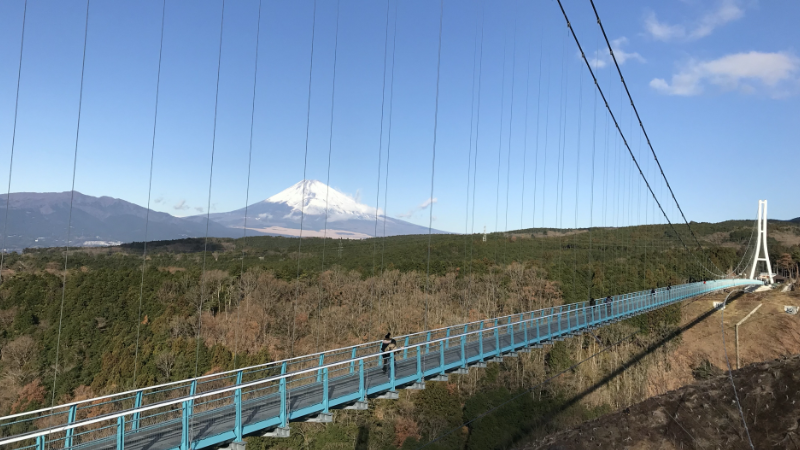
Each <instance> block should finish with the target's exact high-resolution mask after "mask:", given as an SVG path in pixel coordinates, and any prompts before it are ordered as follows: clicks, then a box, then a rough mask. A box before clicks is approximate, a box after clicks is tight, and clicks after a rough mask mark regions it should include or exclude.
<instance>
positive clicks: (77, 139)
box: [6, 0, 90, 408]
mask: <svg viewBox="0 0 800 450" xmlns="http://www.w3.org/2000/svg"><path fill="white" fill-rule="evenodd" d="M89 4H90V0H86V18H85V19H84V26H83V57H82V60H81V84H80V91H79V93H78V120H77V124H76V126H75V150H74V152H73V156H72V189H71V190H70V197H69V216H68V218H67V241H66V246H65V247H64V274H63V275H62V277H61V306H60V307H59V312H58V337H57V338H56V357H55V365H54V366H53V391H52V392H51V395H50V407H51V408H52V407H53V406H55V402H56V386H57V383H58V364H59V357H60V356H61V352H60V350H61V330H62V325H63V323H64V302H65V300H66V297H67V271H68V269H69V247H70V239H71V237H72V234H71V232H72V209H73V208H72V207H73V203H74V200H75V175H76V173H77V169H78V143H79V142H80V136H81V117H82V112H83V80H84V74H85V73H86V43H87V41H88V38H89ZM6 211H7V210H6Z"/></svg>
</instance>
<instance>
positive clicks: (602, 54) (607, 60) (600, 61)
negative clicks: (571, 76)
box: [589, 36, 646, 69]
mask: <svg viewBox="0 0 800 450" xmlns="http://www.w3.org/2000/svg"><path fill="white" fill-rule="evenodd" d="M627 44H628V38H626V37H625V36H622V37H620V38H617V39H614V40H613V41H611V49H612V50H613V51H614V56H616V58H617V62H618V63H619V64H620V65H622V64H625V63H626V62H627V61H631V60H633V61H639V62H641V63H644V62H646V61H645V59H644V58H643V57H642V55H640V54H639V53H636V52H630V53H629V52H626V51H625V50H623V49H622V46H624V45H627ZM612 63H613V61H612V59H611V53H609V52H608V48H604V49H603V50H599V51H595V53H594V56H593V57H591V58H589V64H591V66H592V68H593V69H602V68H603V67H606V66H607V65H609V64H612Z"/></svg>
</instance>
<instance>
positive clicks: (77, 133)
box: [50, 0, 90, 417]
mask: <svg viewBox="0 0 800 450" xmlns="http://www.w3.org/2000/svg"><path fill="white" fill-rule="evenodd" d="M89 3H90V0H86V19H85V22H84V28H83V59H82V61H81V87H80V91H79V93H78V123H77V125H76V127H75V150H74V152H73V156H72V189H71V190H70V196H69V217H68V218H67V242H66V247H65V248H64V275H63V276H62V279H61V280H62V281H61V307H60V308H59V313H58V337H57V338H56V361H55V365H54V366H53V392H52V393H51V397H50V407H51V408H52V407H53V406H55V402H56V383H57V382H58V358H59V356H60V352H59V350H61V326H62V324H63V323H64V300H65V299H66V295H67V269H68V268H69V265H68V264H69V244H70V238H71V231H72V205H73V200H74V199H75V174H76V172H77V168H78V142H79V140H80V136H81V113H82V109H83V75H84V73H85V71H86V42H87V40H88V37H89ZM51 417H52V416H51Z"/></svg>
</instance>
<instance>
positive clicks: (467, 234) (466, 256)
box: [461, 7, 483, 322]
mask: <svg viewBox="0 0 800 450" xmlns="http://www.w3.org/2000/svg"><path fill="white" fill-rule="evenodd" d="M479 16H480V8H478V7H476V8H475V38H474V40H473V43H472V86H471V87H470V106H469V151H468V152H467V189H466V191H465V192H466V194H467V195H466V198H467V201H466V210H465V212H464V264H463V267H464V272H465V276H466V271H467V264H469V265H470V267H471V266H472V264H471V255H470V254H468V253H467V246H468V244H469V247H470V249H471V248H472V245H471V244H472V241H473V238H474V237H473V236H472V234H471V233H470V232H469V200H470V199H469V187H470V185H471V180H472V178H471V177H472V173H471V172H472V143H473V140H472V138H473V135H474V134H475V121H474V120H475V84H476V83H475V78H476V77H477V76H478V75H477V70H476V69H477V68H478V25H479V24H480V23H479V21H478V18H479ZM480 25H482V24H480ZM482 42H483V41H481V43H482ZM471 275H472V274H471V273H470V276H471ZM470 281H471V280H470ZM471 287H472V286H471V283H470V282H469V281H468V282H467V288H466V292H465V295H464V301H463V303H462V306H461V309H462V312H463V313H464V318H465V320H464V322H467V321H468V320H467V318H468V317H469V306H468V305H469V297H470V294H471V292H470V288H471Z"/></svg>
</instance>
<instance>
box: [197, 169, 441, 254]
mask: <svg viewBox="0 0 800 450" xmlns="http://www.w3.org/2000/svg"><path fill="white" fill-rule="evenodd" d="M326 210H327V226H326ZM244 216H245V208H242V209H238V210H236V211H231V212H227V213H215V214H211V220H213V221H214V222H217V223H219V224H222V225H225V226H228V227H232V228H239V229H241V228H243V227H244V226H245V217H244ZM301 216H302V220H303V236H323V235H326V236H328V237H344V238H351V239H362V238H367V237H372V236H375V235H376V234H377V235H378V236H383V235H384V225H385V230H386V232H385V233H386V234H385V235H386V236H396V235H403V234H425V233H427V232H428V228H427V227H422V226H419V225H414V224H412V223H409V222H406V221H403V220H398V219H394V218H391V217H386V216H385V215H384V214H383V211H380V210H378V211H377V232H376V210H375V208H374V207H371V206H368V205H365V204H363V203H359V202H358V201H356V200H355V199H354V198H352V197H350V196H349V195H347V194H344V193H342V192H340V191H337V190H336V189H334V188H332V187H329V186H327V185H326V184H325V183H322V182H321V181H317V180H305V181H300V182H299V183H296V184H295V185H293V186H291V187H289V188H288V189H285V190H283V191H281V192H279V193H277V194H275V195H273V196H272V197H269V198H268V199H266V200H264V201H261V202H258V203H254V204H252V205H250V206H248V207H247V222H246V224H247V229H248V230H253V231H256V232H258V233H264V234H273V235H283V236H297V235H299V233H300V220H301ZM384 222H385V223H384ZM326 228H327V231H326ZM434 232H436V233H442V232H441V231H437V230H434Z"/></svg>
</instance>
